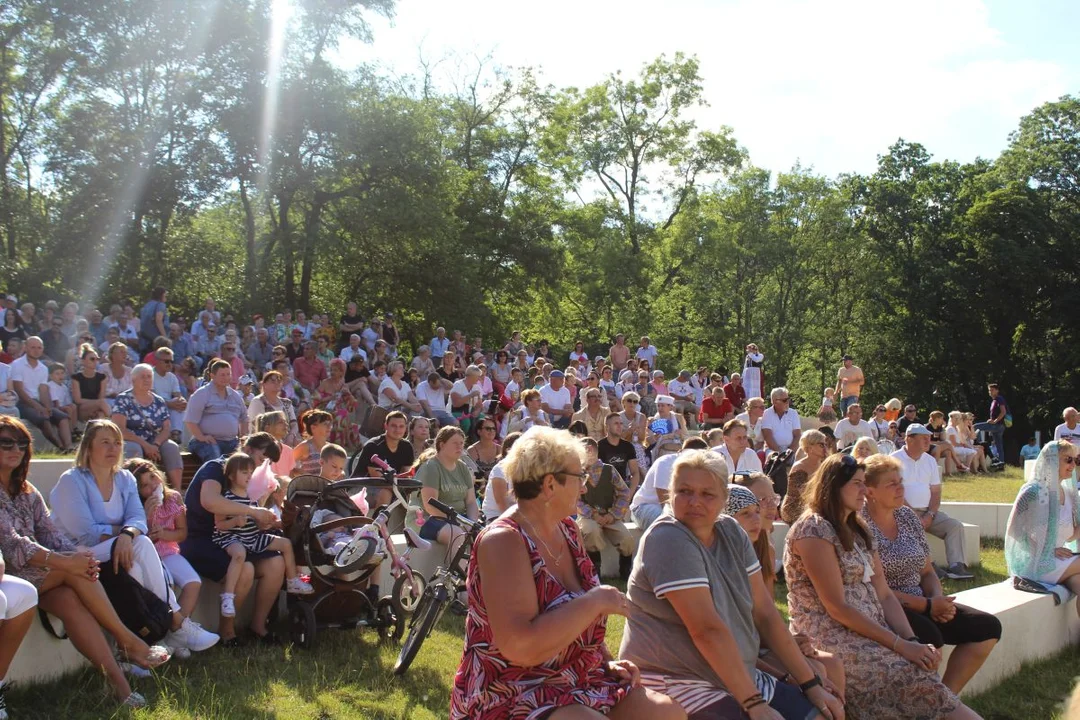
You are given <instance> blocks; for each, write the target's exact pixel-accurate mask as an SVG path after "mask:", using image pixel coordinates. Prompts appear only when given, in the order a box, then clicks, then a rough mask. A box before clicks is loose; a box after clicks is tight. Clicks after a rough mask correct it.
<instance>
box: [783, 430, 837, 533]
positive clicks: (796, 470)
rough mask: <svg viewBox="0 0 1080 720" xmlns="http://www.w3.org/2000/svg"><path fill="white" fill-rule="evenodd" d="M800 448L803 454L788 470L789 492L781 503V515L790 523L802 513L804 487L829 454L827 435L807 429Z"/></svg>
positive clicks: (800, 442) (800, 440) (800, 439)
mask: <svg viewBox="0 0 1080 720" xmlns="http://www.w3.org/2000/svg"><path fill="white" fill-rule="evenodd" d="M799 450H801V451H802V453H803V456H802V458H800V459H799V461H798V462H796V463H795V464H794V465H792V466H791V470H789V471H788V486H787V492H786V493H785V494H784V502H783V504H781V505H780V517H781V519H783V521H784V522H786V523H787V524H788V525H791V524H793V523H794V522H795V521H796V520H798V519H799V516H801V515H802V513H803V506H804V504H805V499H804V498H803V492H804V489H805V488H806V485H807V484H808V483H809V482H810V478H811V477H813V475H814V473H815V472H817V469H818V468H819V467H821V462H822V461H823V460H824V459H825V457H826V455H827V454H828V446H827V444H826V442H825V435H824V434H823V433H822V432H821V431H820V430H807V431H806V432H804V433H803V434H802V437H800V438H799Z"/></svg>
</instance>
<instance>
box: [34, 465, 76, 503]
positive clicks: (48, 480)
mask: <svg viewBox="0 0 1080 720" xmlns="http://www.w3.org/2000/svg"><path fill="white" fill-rule="evenodd" d="M74 463H75V460H74V456H73V457H70V458H60V459H57V460H44V459H33V460H31V461H30V474H29V478H30V482H31V483H33V485H34V487H36V488H37V489H38V492H40V493H41V497H43V498H44V499H45V502H46V504H47V503H48V502H49V493H50V492H52V489H53V488H54V487H56V483H58V482H60V476H61V475H63V474H64V473H65V472H67V471H68V470H70V469H71V467H72V465H74Z"/></svg>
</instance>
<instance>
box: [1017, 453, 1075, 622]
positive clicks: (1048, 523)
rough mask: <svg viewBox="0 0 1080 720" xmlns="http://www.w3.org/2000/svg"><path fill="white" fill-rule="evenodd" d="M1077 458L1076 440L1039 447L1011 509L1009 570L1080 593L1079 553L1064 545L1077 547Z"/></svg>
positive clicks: (1019, 575)
mask: <svg viewBox="0 0 1080 720" xmlns="http://www.w3.org/2000/svg"><path fill="white" fill-rule="evenodd" d="M1076 458H1077V448H1076V446H1075V445H1073V444H1072V443H1069V442H1066V441H1064V440H1055V441H1053V442H1049V443H1047V444H1046V446H1045V447H1044V448H1043V449H1042V452H1040V453H1039V459H1038V460H1036V461H1035V471H1034V472H1033V473H1032V475H1031V480H1030V481H1029V482H1026V483H1024V485H1023V486H1022V487H1021V488H1020V492H1019V493H1017V495H1016V502H1015V503H1013V509H1012V512H1011V513H1010V514H1009V524H1008V526H1007V527H1006V529H1005V564H1006V565H1007V566H1008V568H1009V574H1010V575H1015V576H1018V577H1022V578H1026V579H1028V580H1035V581H1037V582H1041V583H1047V584H1050V585H1065V586H1066V587H1068V588H1069V590H1071V591H1072V592H1073V593H1077V594H1080V558H1078V557H1075V556H1074V555H1073V551H1072V549H1070V548H1069V547H1066V545H1069V546H1071V548H1075V547H1076V542H1075V541H1076V538H1077V535H1078V532H1077V528H1078V527H1080V502H1077V490H1076ZM1077 612H1080V610H1078V611H1077Z"/></svg>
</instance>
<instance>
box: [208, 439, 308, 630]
mask: <svg viewBox="0 0 1080 720" xmlns="http://www.w3.org/2000/svg"><path fill="white" fill-rule="evenodd" d="M254 470H255V461H254V460H253V459H252V458H251V456H250V455H246V454H244V453H234V454H233V455H231V456H230V457H229V459H228V460H227V461H226V462H225V478H226V481H227V482H228V484H229V487H228V489H226V490H225V499H226V500H232V501H233V502H238V503H242V504H244V505H250V506H252V507H255V506H256V505H257V501H256V500H252V499H250V498H248V494H247V487H248V483H249V482H250V481H251V473H252V472H254ZM213 540H214V542H215V543H216V544H217V545H218V546H219V547H221V548H222V549H224V550H225V552H227V553H228V554H229V558H230V562H229V569H228V570H227V571H226V573H225V582H224V592H222V593H221V614H222V616H224V617H232V616H234V615H236V602H235V601H236V583H237V582H238V581H239V580H240V572H241V571H242V570H243V568H244V563H245V562H246V561H247V555H248V553H249V552H250V553H261V552H265V551H267V550H274V551H277V552H279V553H281V555H282V557H284V558H285V591H286V592H288V593H291V594H294V595H310V594H311V593H313V592H315V589H314V588H313V587H311V584H310V583H308V582H305V581H304V580H302V579H300V575H299V573H298V572H297V569H296V558H295V557H294V556H293V549H292V543H290V542H289V540H288V538H284V537H281V536H280V535H272V534H270V533H268V532H264V531H262V530H260V529H259V526H258V525H256V524H255V521H254V520H252V519H251V518H250V517H248V516H246V515H234V516H229V515H215V516H214V535H213Z"/></svg>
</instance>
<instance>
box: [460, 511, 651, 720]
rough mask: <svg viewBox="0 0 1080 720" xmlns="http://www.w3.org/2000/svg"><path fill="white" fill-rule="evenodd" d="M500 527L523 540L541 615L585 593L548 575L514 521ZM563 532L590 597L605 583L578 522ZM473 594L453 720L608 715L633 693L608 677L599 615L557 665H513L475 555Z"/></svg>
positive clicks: (501, 521)
mask: <svg viewBox="0 0 1080 720" xmlns="http://www.w3.org/2000/svg"><path fill="white" fill-rule="evenodd" d="M499 526H506V527H510V528H513V529H514V530H515V531H517V532H518V533H520V534H521V537H522V539H523V540H524V541H525V547H526V548H527V549H528V551H529V561H530V562H531V563H532V571H533V578H534V579H535V581H536V597H537V600H538V601H539V606H540V612H546V611H548V610H551V609H553V608H556V607H558V606H560V605H562V604H564V603H566V602H569V601H570V600H573V599H574V598H575V597H578V595H579V593H571V592H569V591H567V589H566V588H564V587H563V586H562V584H561V583H560V582H559V581H558V580H557V579H556V578H555V577H554V576H553V575H552V574H551V573H550V572H548V569H547V567H546V565H545V564H544V561H543V559H542V558H541V557H540V552H539V551H538V550H537V548H536V545H535V544H534V543H533V541H532V538H530V537H529V536H528V535H527V534H526V533H525V532H524V531H523V530H522V529H521V527H520V526H519V525H518V524H517V523H516V522H514V520H513V519H511V518H499V519H498V520H496V521H495V522H493V523H492V524H491V527H499ZM560 527H561V528H562V532H563V535H564V536H565V537H566V543H567V545H568V546H569V547H570V554H571V556H572V557H573V558H574V562H575V564H576V565H577V568H578V574H579V575H580V577H581V579H582V583H581V586H582V592H587V591H588V590H589V589H590V588H593V587H595V586H596V585H597V584H599V580H598V579H597V577H596V570H595V569H594V568H593V564H592V561H591V560H589V556H588V555H587V554H586V553H585V548H584V547H583V546H582V545H581V540H580V538H579V537H578V530H577V526H576V525H575V524H574V521H573V520H571V519H569V518H567V519H565V520H563V521H562V523H560ZM485 532H486V530H485ZM481 536H482V534H481ZM477 545H479V540H478V541H477ZM468 589H469V615H468V618H467V619H466V620H465V652H464V653H463V654H462V657H461V664H460V665H459V666H458V671H457V674H456V675H455V677H454V689H453V692H452V693H451V695H450V718H451V720H504V719H505V720H540V718H544V717H546V716H547V715H548V714H550V713H551V712H552V711H553V710H557V709H558V708H561V707H566V706H568V705H575V704H577V705H585V706H587V707H590V708H593V709H594V710H598V711H600V712H602V713H605V714H607V712H608V711H609V710H610V709H611V708H612V707H614V706H615V704H616V703H618V702H619V701H620V700H622V698H623V697H624V696H625V695H626V693H627V692H629V690H630V687H629V686H628V685H624V684H621V683H620V681H619V680H617V679H615V678H612V677H611V676H609V675H608V674H607V672H606V668H605V662H606V660H605V656H604V633H605V630H606V624H607V620H606V618H603V617H601V618H597V619H596V620H595V621H594V622H593V623H592V624H591V625H589V626H588V627H587V628H585V630H584V632H582V633H581V635H580V636H579V637H578V638H577V639H576V640H574V641H573V642H572V643H570V644H569V645H568V646H567V647H566V648H564V649H563V650H562V652H560V653H559V654H558V655H557V656H556V657H554V658H552V659H551V660H548V661H547V662H545V663H543V664H542V665H536V666H534V667H521V666H518V665H513V664H512V663H511V662H510V661H509V660H507V659H506V658H504V657H503V656H502V655H501V654H500V653H499V651H498V649H497V648H495V647H494V644H493V640H492V636H491V626H490V625H489V624H488V616H487V610H486V609H485V607H484V590H483V588H482V587H481V586H480V568H479V564H478V561H477V556H476V553H475V552H474V553H473V556H472V558H471V559H470V560H469V574H468Z"/></svg>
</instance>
